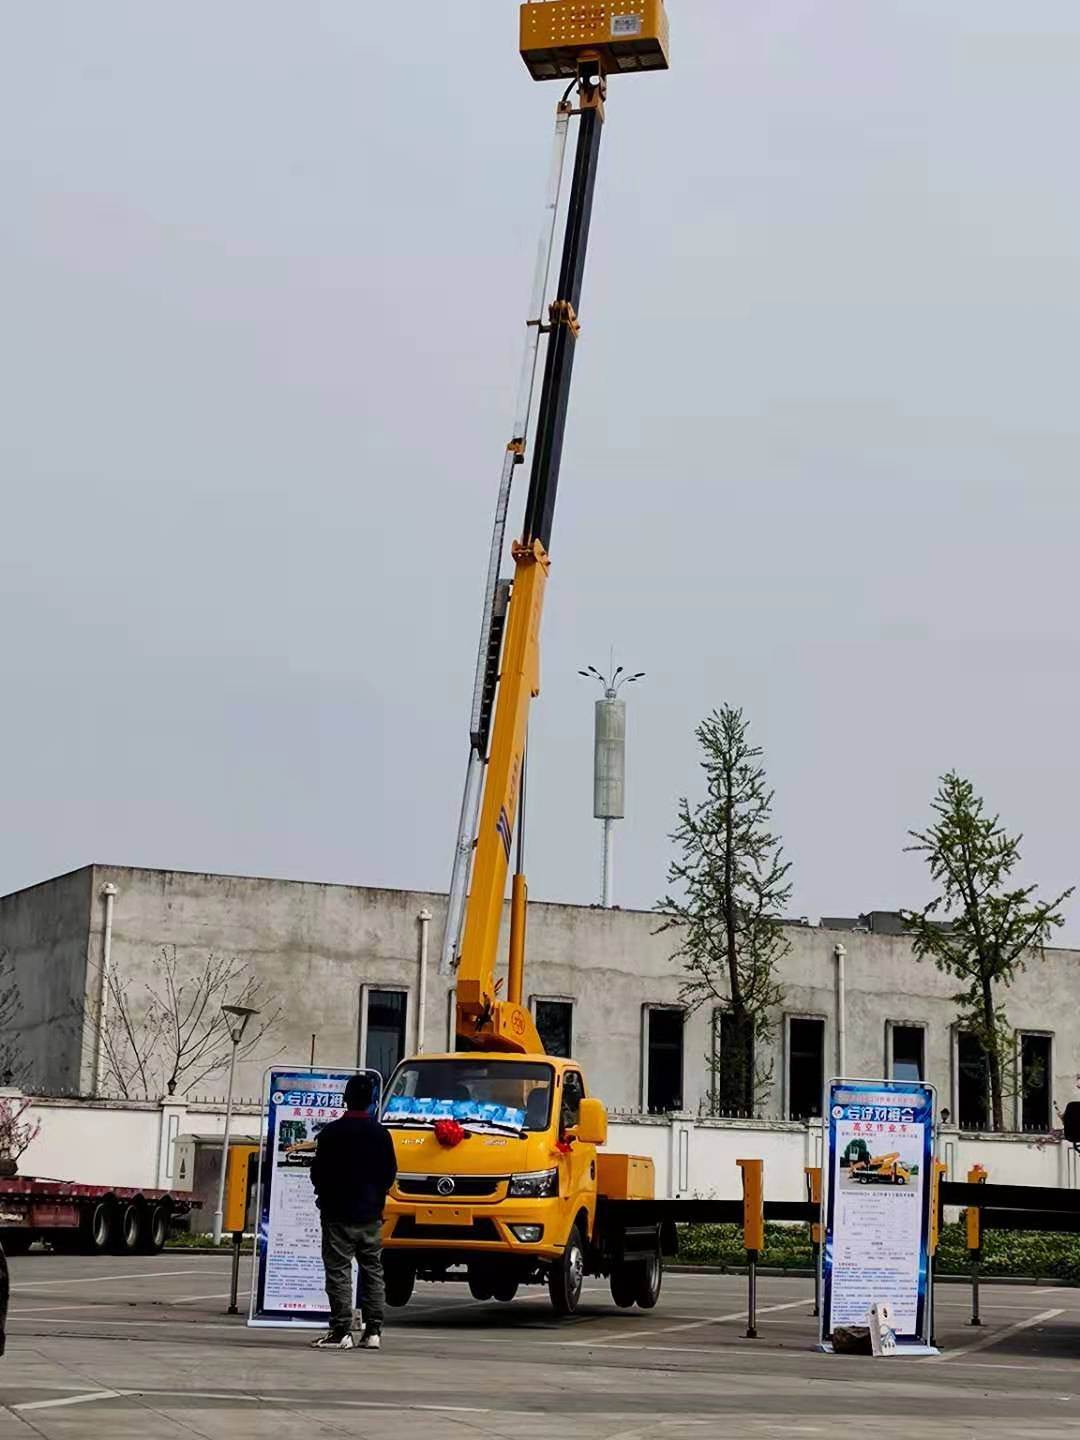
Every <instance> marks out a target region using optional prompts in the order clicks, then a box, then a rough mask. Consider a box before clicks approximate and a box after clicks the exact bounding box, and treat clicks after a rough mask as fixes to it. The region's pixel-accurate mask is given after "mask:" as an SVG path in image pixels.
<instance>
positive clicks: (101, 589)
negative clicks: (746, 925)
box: [0, 0, 1080, 941]
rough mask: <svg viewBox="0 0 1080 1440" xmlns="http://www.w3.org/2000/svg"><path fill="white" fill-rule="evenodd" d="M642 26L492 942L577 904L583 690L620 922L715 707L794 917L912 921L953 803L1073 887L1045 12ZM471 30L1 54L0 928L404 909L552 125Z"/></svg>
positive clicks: (348, 14) (1059, 206)
mask: <svg viewBox="0 0 1080 1440" xmlns="http://www.w3.org/2000/svg"><path fill="white" fill-rule="evenodd" d="M669 10H670V14H671V29H672V54H673V64H674V69H673V70H672V71H671V73H670V74H669V75H665V76H642V77H619V78H616V79H614V80H613V82H612V84H611V88H610V97H609V106H608V122H607V125H606V127H605V135H604V140H603V153H602V160H601V173H600V180H599V185H598V192H597V199H596V207H595V211H594V224H593V238H592V248H591V251H590V257H589V263H588V268H587V272H586V277H585V289H584V297H583V302H582V307H581V319H582V323H583V327H584V328H583V333H582V337H581V342H580V345H579V349H578V358H577V366H576V372H575V386H574V395H573V401H572V406H571V415H570V420H569V425H568V431H567V439H566V449H565V457H564V465H563V472H562V483H561V488H560V493H559V504H558V510H557V513H556V517H555V526H554V534H553V541H552V558H553V567H552V577H551V584H550V586H549V590H548V594H549V601H548V608H547V615H546V620H545V626H544V651H543V659H542V670H543V693H542V695H541V698H540V700H539V702H538V703H537V705H536V706H535V707H534V711H533V726H532V748H531V751H530V761H531V770H530V779H531V783H530V797H529V798H530V807H529V872H530V888H531V893H532V894H533V896H534V897H537V898H543V899H552V900H568V901H580V902H590V901H592V900H595V899H596V898H597V892H598V888H599V827H598V825H597V823H596V822H594V821H593V819H592V818H591V788H590V770H591V763H592V741H591V727H592V702H593V699H594V692H593V690H592V689H590V687H589V686H588V685H587V684H586V682H584V681H583V680H580V679H579V678H578V677H577V674H576V672H577V670H578V668H579V667H580V666H582V665H584V664H586V663H589V662H593V663H596V664H598V665H599V664H601V662H602V661H603V660H604V659H606V657H607V654H608V650H609V647H610V646H612V645H613V646H614V647H615V653H616V658H617V661H622V662H623V663H625V664H627V665H628V666H630V667H632V668H634V669H643V670H645V671H647V672H648V678H647V680H646V681H645V682H643V683H642V684H641V685H640V686H637V687H635V688H634V691H633V692H631V696H630V699H631V702H632V703H631V707H630V723H629V757H628V770H629V791H628V802H629V803H628V813H627V818H626V820H625V821H624V822H623V823H622V824H621V826H620V827H619V830H618V840H617V858H616V890H617V896H616V898H617V899H618V900H620V901H621V902H622V903H624V904H626V905H634V906H649V905H651V904H652V902H653V901H654V900H655V899H656V898H657V896H658V895H660V894H661V893H662V891H663V889H664V872H665V867H666V864H667V859H668V855H669V844H668V841H667V839H666V835H667V832H668V831H669V830H670V829H671V826H672V821H673V815H674V809H675V803H676V797H677V796H678V795H679V793H680V792H684V791H686V790H687V789H688V788H689V789H690V790H691V792H693V789H694V787H695V786H696V785H697V777H698V771H697V768H696V765H697V757H696V754H695V745H694V740H693V728H694V725H695V724H696V722H697V721H698V720H699V719H700V717H701V716H702V715H703V714H704V713H706V712H707V711H708V710H709V709H710V708H711V707H713V706H718V705H720V704H721V703H723V702H724V701H731V702H734V703H736V704H739V705H742V706H743V707H745V709H746V711H747V713H748V715H749V716H750V718H751V720H752V723H753V728H754V733H755V735H756V736H757V738H758V740H759V741H760V743H761V744H763V745H764V747H765V750H766V760H767V764H768V768H769V773H770V776H771V778H772V781H773V783H774V784H775V787H776V795H777V798H776V822H777V826H778V828H779V829H780V831H781V832H782V833H783V835H784V837H785V841H786V844H787V848H788V852H789V855H790V858H791V860H792V861H793V864H794V870H793V876H794V881H795V895H794V899H793V902H792V907H791V908H792V913H793V914H806V915H809V916H810V917H811V918H816V917H817V916H818V915H819V914H821V913H827V914H829V913H831V914H845V913H847V914H855V913H858V911H860V910H863V909H867V908H870V907H879V908H891V907H894V906H897V905H899V904H902V903H913V902H918V901H919V900H920V898H922V896H923V894H924V892H925V888H926V886H925V881H924V878H923V873H922V871H923V867H922V864H921V862H919V861H918V860H917V859H916V858H915V857H913V856H905V855H903V854H902V846H903V844H904V835H905V831H906V830H907V829H908V828H909V827H911V826H916V825H921V824H923V823H924V822H925V820H926V818H927V815H928V802H929V799H930V796H931V793H932V791H933V789H934V786H935V782H936V777H937V776H938V775H939V774H940V773H941V772H942V771H943V770H944V769H946V768H948V767H949V766H956V767H958V768H960V769H961V770H963V771H965V772H967V773H968V774H970V775H971V776H972V778H973V779H974V780H975V782H976V784H977V785H978V786H979V787H980V788H981V789H982V790H983V791H984V792H985V794H986V796H987V799H988V803H989V804H990V805H991V806H993V807H996V808H998V809H1000V810H1001V812H1002V814H1003V816H1004V818H1005V819H1006V820H1007V822H1008V823H1009V824H1010V826H1011V827H1013V828H1016V829H1022V830H1023V831H1024V832H1025V834H1026V837H1027V838H1026V841H1025V846H1024V855H1025V867H1024V869H1025V876H1026V878H1031V879H1036V880H1039V881H1040V882H1041V883H1042V885H1043V887H1044V889H1046V890H1049V889H1050V887H1053V886H1059V887H1061V886H1064V885H1066V884H1068V883H1071V882H1072V881H1073V880H1074V879H1077V878H1078V877H1080V860H1078V853H1077V844H1076V839H1075V836H1076V829H1077V827H1076V819H1075V813H1076V808H1077V807H1076V799H1077V783H1076V782H1077V770H1076V763H1075V755H1076V750H1077V745H1078V737H1080V675H1078V669H1077V657H1076V653H1075V652H1076V641H1075V630H1076V610H1077V605H1076V591H1077V567H1076V553H1077V533H1078V523H1080V488H1078V486H1077V459H1078V455H1080V443H1078V432H1080V412H1078V408H1077V402H1076V373H1077V358H1076V356H1077V345H1078V339H1077V337H1078V335H1080V199H1078V197H1077V186H1076V166H1075V142H1076V135H1077V133H1078V131H1080V89H1078V87H1077V84H1076V76H1077V73H1078V67H1080V8H1078V7H1077V5H1076V3H1075V0H1040V3H1039V4H1038V5H1018V4H1017V3H1016V0H979V3H977V4H976V3H972V0H873V3H872V4H871V3H866V0H752V3H734V0H670V3H669ZM516 26H517V5H516V3H515V0H469V3H468V4H448V3H445V0H417V3H415V4H410V5H406V4H404V3H400V4H387V5H376V4H373V3H367V0H361V3H357V0H317V3H309V4H305V5H296V4H295V3H291V0H289V3H286V0H213V3H211V0H195V3H189V4H185V5H169V4H165V3H147V0H94V3H93V4H88V3H86V0H67V3H62V0H39V3H35V4H22V5H19V4H15V3H11V4H9V5H8V6H7V7H6V14H5V24H4V32H5V42H4V47H3V53H2V56H0V174H2V175H3V198H2V201H0V315H2V320H0V386H2V393H3V410H4V419H3V424H2V426H0V484H2V487H3V495H4V503H3V512H2V513H3V521H2V534H3V563H2V565H0V615H2V633H3V672H2V673H3V697H4V698H3V707H2V712H0V714H2V719H0V735H2V737H3V776H4V779H3V806H2V823H0V891H8V890H12V889H16V888H18V887H21V886H24V885H29V884H32V883H34V882H36V881H38V880H42V879H45V878H47V877H48V876H50V875H53V874H55V873H58V872H60V871H63V870H67V869H71V868H74V867H76V866H78V865H82V864H85V863H87V862H90V861H95V860H96V861H102V862H111V863H122V864H135V865H148V866H168V867H178V868H184V869H192V870H209V871H234V872H243V873H250V874H270V875H278V876H287V877H292V878H298V879H299V878H303V879H315V880H330V881H344V882H351V883H357V884H362V885H386V886H395V887H396V886H415V887H426V888H432V889H441V888H445V885H446V881H447V878H448V873H449V861H450V856H451V849H452V841H453V835H454V826H455V821H456V814H457V807H458V803H459V796H460V783H461V778H462V771H463V765H464V761H465V756H466V748H467V722H468V706H469V696H470V689H471V679H472V666H473V660H474V655H475V647H476V640H477V628H478V620H479V607H480V597H481V586H482V577H483V571H484V565H485V560H486V549H487V541H488V531H489V526H490V518H491V511H492V506H493V502H494V496H495V489H496V483H497V478H498V471H499V466H500V462H501V458H502V450H503V447H504V445H505V442H506V440H507V439H508V437H509V425H510V414H511V409H512V402H513V390H514V382H515V380H516V371H517V362H518V355H519V347H520V340H521V322H522V320H523V319H524V315H525V308H526V301H527V295H528V289H529V281H530V276H531V267H532V258H533V252H534V247H535V240H536V233H537V227H538V222H539V216H540V206H541V200H542V192H543V184H544V178H545V173H546V167H547V160H548V154H549V144H550V130H551V113H552V110H553V106H554V103H555V100H556V98H557V91H556V89H555V88H554V87H552V86H550V85H537V84H534V83H533V82H532V81H531V80H530V79H529V77H528V74H527V72H526V71H525V69H524V67H523V65H522V64H521V61H520V60H519V59H518V57H517V54H516V38H517V34H516ZM521 473H522V472H519V474H521ZM524 489H525V486H524V483H521V484H520V486H519V493H518V499H519V502H520V501H521V500H523V498H524ZM517 513H518V512H515V514H517ZM1066 937H1071V938H1072V939H1073V940H1074V941H1077V940H1080V908H1078V907H1075V906H1074V907H1073V909H1072V911H1071V916H1070V926H1069V928H1068V930H1067V931H1066Z"/></svg>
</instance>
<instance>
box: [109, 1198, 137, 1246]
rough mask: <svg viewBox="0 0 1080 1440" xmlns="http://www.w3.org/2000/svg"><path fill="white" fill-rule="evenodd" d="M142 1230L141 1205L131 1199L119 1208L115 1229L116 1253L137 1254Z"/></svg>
mask: <svg viewBox="0 0 1080 1440" xmlns="http://www.w3.org/2000/svg"><path fill="white" fill-rule="evenodd" d="M142 1232H143V1218H142V1206H141V1205H139V1204H137V1203H136V1202H135V1201H134V1200H132V1201H130V1202H129V1203H128V1204H126V1205H123V1206H122V1207H121V1210H120V1220H119V1224H118V1225H117V1227H116V1231H115V1243H116V1252H117V1254H118V1255H137V1254H138V1253H139V1250H140V1249H141V1243H142Z"/></svg>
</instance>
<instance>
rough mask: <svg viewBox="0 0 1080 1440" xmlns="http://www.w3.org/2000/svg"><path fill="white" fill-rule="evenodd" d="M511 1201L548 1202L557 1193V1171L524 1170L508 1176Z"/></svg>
mask: <svg viewBox="0 0 1080 1440" xmlns="http://www.w3.org/2000/svg"><path fill="white" fill-rule="evenodd" d="M506 1193H507V1195H508V1196H509V1198H510V1199H511V1200H550V1199H551V1198H552V1196H554V1195H558V1193H559V1172H558V1170H557V1169H556V1170H526V1171H524V1172H523V1173H522V1174H520V1175H511V1176H510V1189H509V1190H508V1191H507V1192H506Z"/></svg>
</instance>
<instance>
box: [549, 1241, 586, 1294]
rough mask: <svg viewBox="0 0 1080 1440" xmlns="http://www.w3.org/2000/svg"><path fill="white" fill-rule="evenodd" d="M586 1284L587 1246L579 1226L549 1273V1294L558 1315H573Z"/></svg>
mask: <svg viewBox="0 0 1080 1440" xmlns="http://www.w3.org/2000/svg"><path fill="white" fill-rule="evenodd" d="M584 1283H585V1246H584V1245H583V1244H582V1240H581V1231H580V1229H579V1228H578V1226H577V1225H575V1226H574V1227H573V1229H572V1230H571V1231H570V1234H569V1235H568V1236H567V1237H566V1248H565V1249H564V1250H563V1253H562V1254H561V1255H560V1256H559V1258H558V1260H556V1261H554V1262H553V1263H552V1266H551V1269H550V1271H549V1272H548V1294H549V1295H550V1296H551V1304H552V1306H553V1308H554V1310H555V1313H556V1315H573V1313H574V1312H575V1310H576V1309H577V1308H578V1304H579V1303H580V1301H581V1290H582V1286H583V1285H584Z"/></svg>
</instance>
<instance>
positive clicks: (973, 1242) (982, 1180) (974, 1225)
mask: <svg viewBox="0 0 1080 1440" xmlns="http://www.w3.org/2000/svg"><path fill="white" fill-rule="evenodd" d="M986 1176H987V1171H986V1170H985V1169H984V1168H983V1167H982V1166H981V1165H973V1166H972V1167H971V1169H970V1170H969V1171H968V1177H967V1178H968V1184H969V1185H985V1184H986ZM964 1220H965V1229H966V1231H967V1248H968V1254H969V1255H970V1256H971V1321H970V1323H971V1324H972V1325H981V1324H982V1320H981V1318H980V1316H979V1268H980V1262H981V1260H982V1211H981V1210H980V1209H979V1208H978V1207H977V1206H975V1205H969V1206H968V1208H967V1214H966V1215H965V1217H964Z"/></svg>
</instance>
